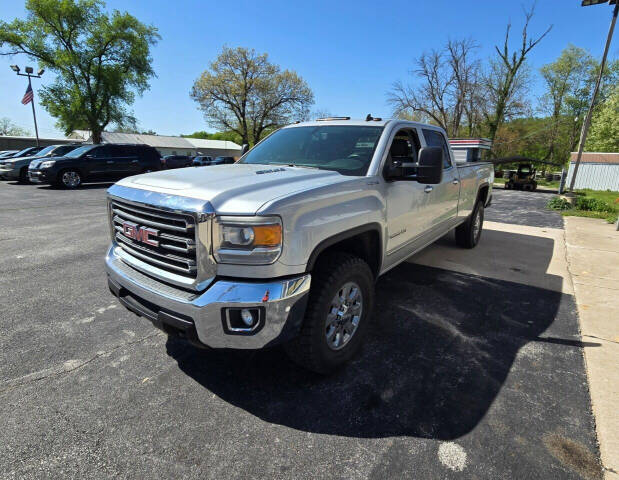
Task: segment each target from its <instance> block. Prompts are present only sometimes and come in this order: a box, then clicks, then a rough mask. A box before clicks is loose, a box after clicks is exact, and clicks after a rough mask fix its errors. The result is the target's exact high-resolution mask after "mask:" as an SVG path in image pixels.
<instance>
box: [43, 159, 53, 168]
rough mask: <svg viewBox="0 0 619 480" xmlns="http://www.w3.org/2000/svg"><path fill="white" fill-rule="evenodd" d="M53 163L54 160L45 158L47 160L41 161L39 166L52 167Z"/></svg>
mask: <svg viewBox="0 0 619 480" xmlns="http://www.w3.org/2000/svg"><path fill="white" fill-rule="evenodd" d="M55 163H56V160H47V161H45V162H43V163H41V165H39V168H49V167H53V166H54V164H55Z"/></svg>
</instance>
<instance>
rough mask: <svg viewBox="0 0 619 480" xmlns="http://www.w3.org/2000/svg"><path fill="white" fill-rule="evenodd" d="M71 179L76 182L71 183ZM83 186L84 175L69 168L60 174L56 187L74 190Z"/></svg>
mask: <svg viewBox="0 0 619 480" xmlns="http://www.w3.org/2000/svg"><path fill="white" fill-rule="evenodd" d="M69 178H74V179H75V181H69V180H68V179H69ZM81 184H82V174H81V173H80V172H79V171H78V170H76V169H74V168H67V169H66V170H62V171H61V172H59V173H58V177H57V180H56V185H57V186H59V187H62V188H67V189H69V190H73V189H75V188H78V187H79V186H80V185H81Z"/></svg>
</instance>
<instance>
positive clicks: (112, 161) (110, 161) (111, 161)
mask: <svg viewBox="0 0 619 480" xmlns="http://www.w3.org/2000/svg"><path fill="white" fill-rule="evenodd" d="M105 163H114V160H108V161H107V162H105Z"/></svg>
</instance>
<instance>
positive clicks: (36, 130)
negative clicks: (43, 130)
mask: <svg viewBox="0 0 619 480" xmlns="http://www.w3.org/2000/svg"><path fill="white" fill-rule="evenodd" d="M28 87H29V88H30V89H31V90H32V81H31V80H30V75H28ZM30 103H31V104H32V118H34V133H35V135H36V136H37V147H38V146H40V145H39V128H38V127H37V114H36V112H35V111H34V90H32V101H31V102H30Z"/></svg>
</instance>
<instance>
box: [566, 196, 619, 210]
mask: <svg viewBox="0 0 619 480" xmlns="http://www.w3.org/2000/svg"><path fill="white" fill-rule="evenodd" d="M575 207H576V208H577V209H578V210H586V211H588V212H604V213H614V211H615V209H614V208H613V207H612V206H611V205H609V204H607V203H606V202H604V201H602V200H598V199H597V198H588V197H578V198H576V205H575Z"/></svg>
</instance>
